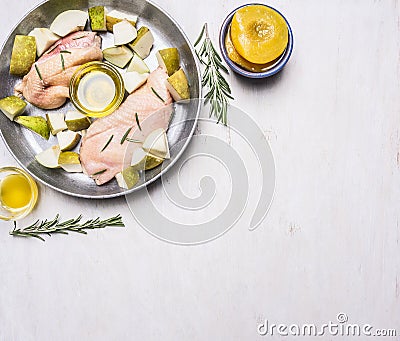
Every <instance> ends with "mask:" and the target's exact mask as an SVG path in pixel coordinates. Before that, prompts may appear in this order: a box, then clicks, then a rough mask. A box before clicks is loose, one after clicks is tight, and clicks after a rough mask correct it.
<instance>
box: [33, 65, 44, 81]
mask: <svg viewBox="0 0 400 341" xmlns="http://www.w3.org/2000/svg"><path fill="white" fill-rule="evenodd" d="M35 69H36V72H37V74H38V76H39V79H40V80H41V81H43V78H42V75H41V74H40V71H39V67H38V66H37V65H36V63H35Z"/></svg>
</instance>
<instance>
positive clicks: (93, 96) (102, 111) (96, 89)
mask: <svg viewBox="0 0 400 341" xmlns="http://www.w3.org/2000/svg"><path fill="white" fill-rule="evenodd" d="M69 94H70V98H71V102H72V103H73V105H74V106H75V107H76V108H77V109H78V110H79V111H80V112H82V113H83V114H85V115H87V116H89V117H104V116H107V115H109V114H111V113H112V112H114V111H115V110H116V109H117V108H118V107H119V105H120V104H121V103H122V101H123V99H124V95H125V88H124V81H123V79H122V76H121V74H120V72H119V71H118V70H117V69H116V68H114V67H113V66H112V65H111V64H109V63H102V62H98V61H95V62H89V63H86V64H84V65H82V66H81V67H80V68H78V69H77V70H76V71H75V73H74V74H73V75H72V78H71V82H70V84H69Z"/></svg>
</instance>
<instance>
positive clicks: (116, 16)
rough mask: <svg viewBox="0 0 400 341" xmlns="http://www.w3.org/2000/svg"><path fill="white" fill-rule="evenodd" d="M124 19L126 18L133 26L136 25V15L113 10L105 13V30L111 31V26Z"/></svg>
mask: <svg viewBox="0 0 400 341" xmlns="http://www.w3.org/2000/svg"><path fill="white" fill-rule="evenodd" d="M124 19H126V20H128V21H129V22H130V23H131V24H132V25H133V26H136V23H137V19H138V16H137V15H135V14H127V13H123V12H120V11H117V10H113V11H111V12H110V13H107V30H108V31H111V32H112V31H113V26H114V25H115V24H117V23H119V22H121V21H122V20H124Z"/></svg>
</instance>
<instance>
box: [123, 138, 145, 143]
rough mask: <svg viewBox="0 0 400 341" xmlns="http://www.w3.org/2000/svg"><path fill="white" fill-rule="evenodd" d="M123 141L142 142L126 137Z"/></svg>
mask: <svg viewBox="0 0 400 341" xmlns="http://www.w3.org/2000/svg"><path fill="white" fill-rule="evenodd" d="M125 140H126V141H128V142H134V143H142V141H139V140H135V139H130V138H128V137H127V138H126V139H125Z"/></svg>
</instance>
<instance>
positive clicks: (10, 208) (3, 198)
mask: <svg viewBox="0 0 400 341" xmlns="http://www.w3.org/2000/svg"><path fill="white" fill-rule="evenodd" d="M37 198H38V188H37V185H36V182H35V181H34V180H33V179H32V177H31V176H30V175H29V174H28V173H27V172H25V171H24V170H22V169H20V168H16V167H2V168H0V219H2V220H17V219H21V218H24V217H25V216H27V215H28V214H29V213H30V212H31V211H32V210H33V208H34V207H35V204H36V201H37Z"/></svg>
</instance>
